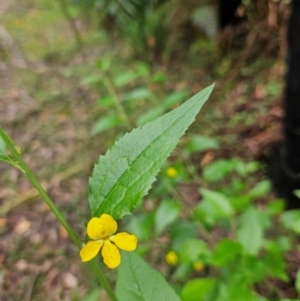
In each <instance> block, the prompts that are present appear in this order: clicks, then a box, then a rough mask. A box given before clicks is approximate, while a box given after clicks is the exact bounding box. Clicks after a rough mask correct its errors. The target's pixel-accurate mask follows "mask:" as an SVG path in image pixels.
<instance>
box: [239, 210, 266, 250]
mask: <svg viewBox="0 0 300 301" xmlns="http://www.w3.org/2000/svg"><path fill="white" fill-rule="evenodd" d="M264 227H265V225H264V220H263V217H262V213H261V212H260V211H258V210H257V209H256V208H254V207H249V209H248V210H247V211H245V212H244V214H243V215H242V216H241V217H240V227H239V229H238V233H237V240H238V241H239V242H240V243H241V244H242V245H243V247H244V251H245V252H246V253H247V254H251V255H257V254H258V252H259V250H260V248H261V246H262V244H263V235H264Z"/></svg>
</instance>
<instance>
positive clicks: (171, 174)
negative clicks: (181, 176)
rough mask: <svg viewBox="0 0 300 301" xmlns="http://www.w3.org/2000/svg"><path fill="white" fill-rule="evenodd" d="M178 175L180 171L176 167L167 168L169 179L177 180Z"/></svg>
mask: <svg viewBox="0 0 300 301" xmlns="http://www.w3.org/2000/svg"><path fill="white" fill-rule="evenodd" d="M177 175H178V171H177V170H176V169H175V168H174V167H168V168H167V176H168V177H169V178H175V177H176V176H177Z"/></svg>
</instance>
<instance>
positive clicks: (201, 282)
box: [181, 278, 216, 301]
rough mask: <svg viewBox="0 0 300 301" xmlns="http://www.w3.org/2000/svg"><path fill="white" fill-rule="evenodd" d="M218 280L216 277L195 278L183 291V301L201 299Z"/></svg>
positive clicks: (197, 300)
mask: <svg viewBox="0 0 300 301" xmlns="http://www.w3.org/2000/svg"><path fill="white" fill-rule="evenodd" d="M215 282H216V280H215V279H214V278H202V279H193V280H190V281H188V282H187V283H186V284H185V285H184V287H183V289H182V292H181V296H182V300H183V301H199V300H202V298H204V297H205V295H206V294H208V293H209V291H210V290H211V289H212V287H213V286H214V284H215Z"/></svg>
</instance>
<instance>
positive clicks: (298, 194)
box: [293, 189, 300, 199]
mask: <svg viewBox="0 0 300 301" xmlns="http://www.w3.org/2000/svg"><path fill="white" fill-rule="evenodd" d="M293 194H294V195H295V196H296V197H297V198H299V199H300V189H296V190H294V191H293Z"/></svg>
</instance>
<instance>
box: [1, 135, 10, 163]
mask: <svg viewBox="0 0 300 301" xmlns="http://www.w3.org/2000/svg"><path fill="white" fill-rule="evenodd" d="M0 161H5V162H7V163H10V164H11V162H12V159H11V158H10V157H9V156H8V154H7V153H6V144H5V142H4V141H3V139H2V138H1V137H0Z"/></svg>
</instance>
